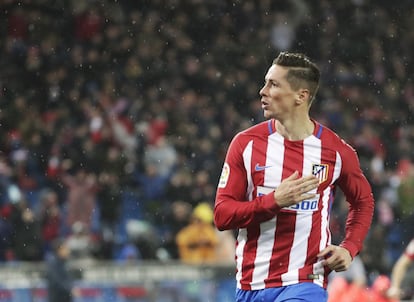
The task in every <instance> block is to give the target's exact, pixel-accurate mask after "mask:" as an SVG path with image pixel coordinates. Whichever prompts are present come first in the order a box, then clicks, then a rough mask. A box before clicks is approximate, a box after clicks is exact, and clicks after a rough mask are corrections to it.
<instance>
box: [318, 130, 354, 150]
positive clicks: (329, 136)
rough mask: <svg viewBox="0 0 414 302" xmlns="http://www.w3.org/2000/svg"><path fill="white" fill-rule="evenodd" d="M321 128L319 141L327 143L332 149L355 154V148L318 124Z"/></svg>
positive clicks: (332, 131)
mask: <svg viewBox="0 0 414 302" xmlns="http://www.w3.org/2000/svg"><path fill="white" fill-rule="evenodd" d="M318 125H319V127H321V128H322V133H321V139H322V140H324V141H326V142H328V143H329V145H331V146H332V147H333V148H335V149H337V150H338V151H343V152H355V148H354V147H353V146H352V145H351V144H349V143H348V142H347V141H346V140H345V139H344V138H342V137H341V136H339V134H338V133H336V132H335V131H334V130H332V129H330V128H328V127H326V126H324V125H322V124H320V123H318Z"/></svg>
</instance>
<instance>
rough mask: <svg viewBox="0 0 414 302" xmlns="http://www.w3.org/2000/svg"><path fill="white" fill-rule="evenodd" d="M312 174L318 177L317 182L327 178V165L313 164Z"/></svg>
mask: <svg viewBox="0 0 414 302" xmlns="http://www.w3.org/2000/svg"><path fill="white" fill-rule="evenodd" d="M312 175H314V176H316V177H317V178H319V183H322V182H324V181H325V180H327V179H328V165H326V164H313V165H312Z"/></svg>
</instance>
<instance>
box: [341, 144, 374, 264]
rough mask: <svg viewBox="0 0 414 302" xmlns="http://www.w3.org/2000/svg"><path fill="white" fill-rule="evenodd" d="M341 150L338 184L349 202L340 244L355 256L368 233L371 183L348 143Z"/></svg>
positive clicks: (370, 219)
mask: <svg viewBox="0 0 414 302" xmlns="http://www.w3.org/2000/svg"><path fill="white" fill-rule="evenodd" d="M341 151H342V152H341V153H340V154H341V157H342V163H343V165H342V171H341V174H340V177H339V179H338V186H339V187H340V188H341V190H342V191H343V193H344V194H345V197H346V200H347V202H348V203H349V212H348V217H347V220H346V225H345V238H344V240H343V241H342V242H341V244H340V246H341V247H343V248H345V249H347V250H348V251H349V253H350V255H351V257H352V258H353V257H355V256H356V255H357V254H358V253H359V252H360V251H361V249H362V246H363V243H364V240H365V237H366V236H367V234H368V231H369V228H370V226H371V222H372V216H373V213H374V197H373V194H372V189H371V185H370V184H369V182H368V180H367V178H366V177H365V175H364V174H363V172H362V170H361V167H360V163H359V159H358V155H357V153H356V151H355V150H354V149H353V148H352V147H351V146H349V145H346V144H345V145H344V148H343V149H342V150H341Z"/></svg>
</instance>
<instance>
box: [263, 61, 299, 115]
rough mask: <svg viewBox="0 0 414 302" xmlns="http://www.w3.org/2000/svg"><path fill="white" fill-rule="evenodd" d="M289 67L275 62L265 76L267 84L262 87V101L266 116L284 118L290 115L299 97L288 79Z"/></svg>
mask: <svg viewBox="0 0 414 302" xmlns="http://www.w3.org/2000/svg"><path fill="white" fill-rule="evenodd" d="M287 71H288V69H287V68H286V67H282V66H279V65H275V64H273V65H272V66H271V67H270V68H269V70H268V71H267V74H266V76H265V84H264V86H263V87H262V89H260V92H259V93H260V96H261V99H260V101H261V103H262V109H263V114H264V116H265V118H267V119H268V118H276V119H283V118H284V117H285V116H287V115H289V114H290V113H291V112H292V110H293V108H294V106H295V99H296V97H297V93H296V91H294V90H293V89H292V87H291V86H290V84H289V83H288V81H287V80H286V74H287Z"/></svg>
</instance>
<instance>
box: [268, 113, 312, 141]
mask: <svg viewBox="0 0 414 302" xmlns="http://www.w3.org/2000/svg"><path fill="white" fill-rule="evenodd" d="M276 129H277V132H278V133H279V134H280V135H282V136H283V137H284V138H286V139H288V140H291V141H299V140H303V139H305V138H307V137H308V136H310V135H311V134H312V133H313V130H314V129H315V124H314V123H313V122H312V120H311V119H310V118H309V117H307V118H306V119H303V120H301V121H294V120H286V121H280V120H276Z"/></svg>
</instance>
